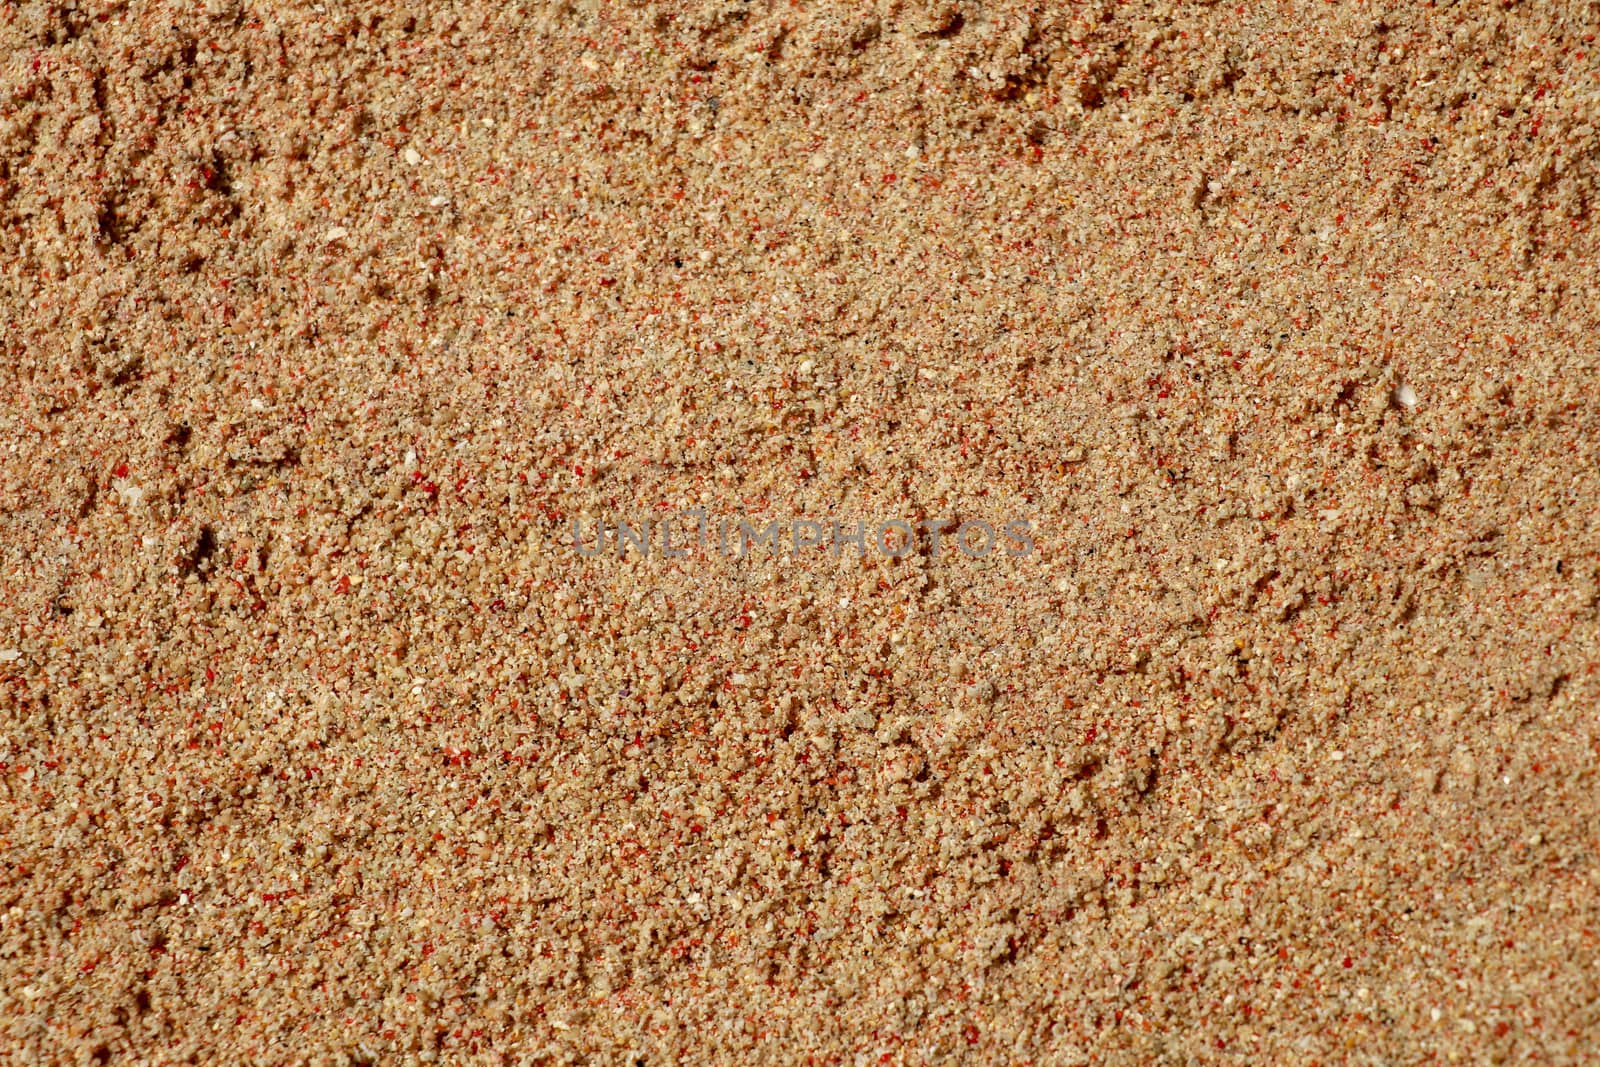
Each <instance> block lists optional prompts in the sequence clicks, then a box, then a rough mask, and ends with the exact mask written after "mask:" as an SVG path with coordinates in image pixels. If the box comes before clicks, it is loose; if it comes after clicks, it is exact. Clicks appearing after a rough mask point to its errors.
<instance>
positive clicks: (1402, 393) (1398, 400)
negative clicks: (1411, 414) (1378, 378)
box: [1393, 385, 1417, 411]
mask: <svg viewBox="0 0 1600 1067" xmlns="http://www.w3.org/2000/svg"><path fill="white" fill-rule="evenodd" d="M1393 398H1394V402H1395V405H1396V406H1397V407H1402V408H1405V409H1406V410H1407V411H1410V410H1411V409H1412V408H1414V407H1416V406H1417V391H1416V390H1415V389H1413V388H1411V386H1409V385H1402V386H1399V387H1398V388H1397V389H1395V391H1394V393H1393Z"/></svg>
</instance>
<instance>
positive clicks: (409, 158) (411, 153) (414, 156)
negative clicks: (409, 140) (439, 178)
mask: <svg viewBox="0 0 1600 1067" xmlns="http://www.w3.org/2000/svg"><path fill="white" fill-rule="evenodd" d="M406 162H407V163H409V164H411V165H412V166H413V167H415V166H416V165H417V164H419V163H421V162H422V153H421V152H418V151H417V150H416V149H415V148H407V149H406Z"/></svg>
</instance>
